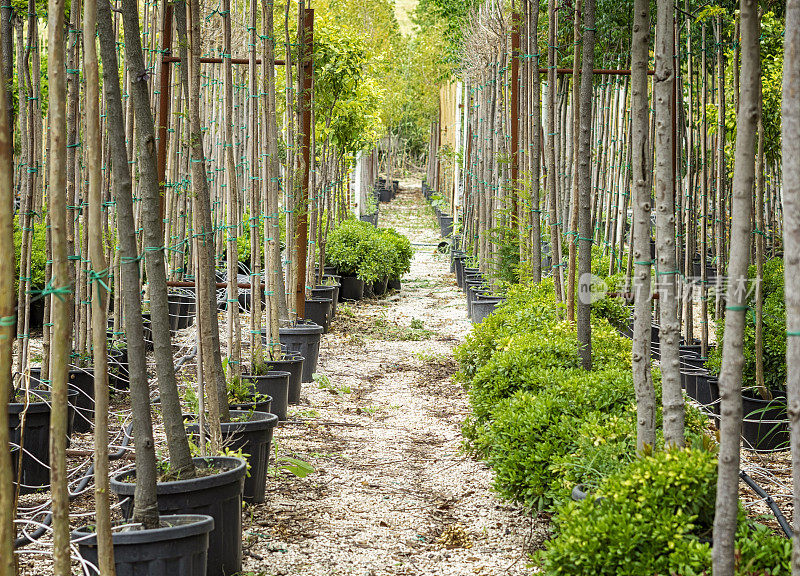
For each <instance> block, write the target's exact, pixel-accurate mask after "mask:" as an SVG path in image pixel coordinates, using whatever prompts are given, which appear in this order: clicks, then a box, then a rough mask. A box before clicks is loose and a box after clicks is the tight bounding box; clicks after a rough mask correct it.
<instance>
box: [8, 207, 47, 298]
mask: <svg viewBox="0 0 800 576" xmlns="http://www.w3.org/2000/svg"><path fill="white" fill-rule="evenodd" d="M44 218H45V217H44V216H34V218H33V220H34V222H33V234H32V236H31V238H32V241H31V275H30V279H31V283H30V289H31V290H42V289H44V286H45V281H46V279H45V267H46V266H47V249H46V248H47V234H46V230H45V224H44ZM21 250H22V230H21V229H20V226H19V217H16V218H14V262H15V263H16V269H15V274H16V275H15V278H16V279H17V281H18V280H19V265H20V251H21ZM18 285H19V284H18V283H17V284H15V286H18Z"/></svg>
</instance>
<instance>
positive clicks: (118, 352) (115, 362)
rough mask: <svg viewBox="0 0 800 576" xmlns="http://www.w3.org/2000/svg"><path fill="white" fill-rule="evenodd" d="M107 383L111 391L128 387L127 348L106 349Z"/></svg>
mask: <svg viewBox="0 0 800 576" xmlns="http://www.w3.org/2000/svg"><path fill="white" fill-rule="evenodd" d="M108 385H109V386H110V387H111V388H112V391H113V390H127V389H128V388H130V370H129V369H128V349H127V348H109V349H108Z"/></svg>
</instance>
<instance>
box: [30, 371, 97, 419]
mask: <svg viewBox="0 0 800 576" xmlns="http://www.w3.org/2000/svg"><path fill="white" fill-rule="evenodd" d="M30 373H31V382H32V384H34V386H38V385H39V384H40V383H41V382H42V369H41V368H31V369H30ZM67 383H68V385H69V389H70V390H74V391H75V392H76V394H75V397H74V399H73V401H72V402H73V406H74V407H75V410H76V413H75V422H74V423H73V428H72V430H74V431H75V432H77V433H79V434H84V433H86V432H91V430H92V423H93V422H94V370H92V369H91V368H83V369H75V370H70V371H69V373H68V374H67Z"/></svg>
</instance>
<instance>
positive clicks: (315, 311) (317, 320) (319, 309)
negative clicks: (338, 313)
mask: <svg viewBox="0 0 800 576" xmlns="http://www.w3.org/2000/svg"><path fill="white" fill-rule="evenodd" d="M332 307H333V300H332V299H330V298H313V299H311V300H306V311H305V320H310V321H311V322H313V323H314V324H318V325H320V326H322V333H323V334H327V333H328V332H329V331H330V329H331V308H332Z"/></svg>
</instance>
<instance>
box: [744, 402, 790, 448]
mask: <svg viewBox="0 0 800 576" xmlns="http://www.w3.org/2000/svg"><path fill="white" fill-rule="evenodd" d="M772 396H773V398H772V400H769V401H768V400H764V399H763V398H761V396H760V395H759V394H758V392H757V391H755V390H745V391H743V392H742V407H743V409H744V412H743V413H744V421H743V422H742V438H743V439H744V447H745V448H747V449H748V450H754V451H756V452H775V451H778V450H786V449H788V448H789V419H788V417H787V411H786V393H785V392H783V391H773V392H772Z"/></svg>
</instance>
